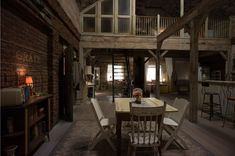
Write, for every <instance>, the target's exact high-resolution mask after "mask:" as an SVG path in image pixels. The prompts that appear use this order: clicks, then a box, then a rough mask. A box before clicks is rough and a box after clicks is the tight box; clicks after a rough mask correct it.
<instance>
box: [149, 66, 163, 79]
mask: <svg viewBox="0 0 235 156" xmlns="http://www.w3.org/2000/svg"><path fill="white" fill-rule="evenodd" d="M152 80H156V66H155V65H148V68H147V81H152ZM162 81H163V76H162V66H161V65H160V82H162Z"/></svg>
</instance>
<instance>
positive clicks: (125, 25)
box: [118, 18, 130, 33]
mask: <svg viewBox="0 0 235 156" xmlns="http://www.w3.org/2000/svg"><path fill="white" fill-rule="evenodd" d="M129 24H130V22H129V18H119V19H118V32H119V33H129V32H130V30H129Z"/></svg>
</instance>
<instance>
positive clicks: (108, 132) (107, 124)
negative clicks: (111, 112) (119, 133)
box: [89, 98, 116, 151]
mask: <svg viewBox="0 0 235 156" xmlns="http://www.w3.org/2000/svg"><path fill="white" fill-rule="evenodd" d="M91 104H92V108H93V111H94V113H95V116H96V121H97V123H98V125H99V128H100V130H99V132H98V133H97V134H96V135H95V137H94V139H93V140H92V143H91V145H90V147H89V149H90V150H91V149H93V148H94V147H95V146H96V144H97V143H98V142H100V141H101V140H103V139H106V140H107V141H108V143H109V144H110V146H111V147H112V149H113V150H114V151H116V147H115V146H114V144H113V142H112V141H111V140H110V137H111V136H112V135H114V133H113V129H114V128H115V119H112V118H105V117H104V114H103V112H102V110H101V108H100V105H99V102H98V101H97V99H95V98H91Z"/></svg>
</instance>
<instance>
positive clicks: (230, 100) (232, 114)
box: [223, 97, 235, 127]
mask: <svg viewBox="0 0 235 156" xmlns="http://www.w3.org/2000/svg"><path fill="white" fill-rule="evenodd" d="M232 106H233V108H234V111H233V112H232V111H229V110H230V109H229V108H232ZM227 117H234V118H235V97H228V98H227V106H226V110H225V114H224V119H223V127H224V124H225V121H226V118H227Z"/></svg>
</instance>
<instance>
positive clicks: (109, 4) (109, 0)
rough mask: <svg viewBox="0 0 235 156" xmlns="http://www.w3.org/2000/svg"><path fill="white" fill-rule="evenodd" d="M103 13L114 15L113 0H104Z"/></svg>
mask: <svg viewBox="0 0 235 156" xmlns="http://www.w3.org/2000/svg"><path fill="white" fill-rule="evenodd" d="M101 14H102V15H112V14H113V0H105V1H103V2H102V4H101Z"/></svg>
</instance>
